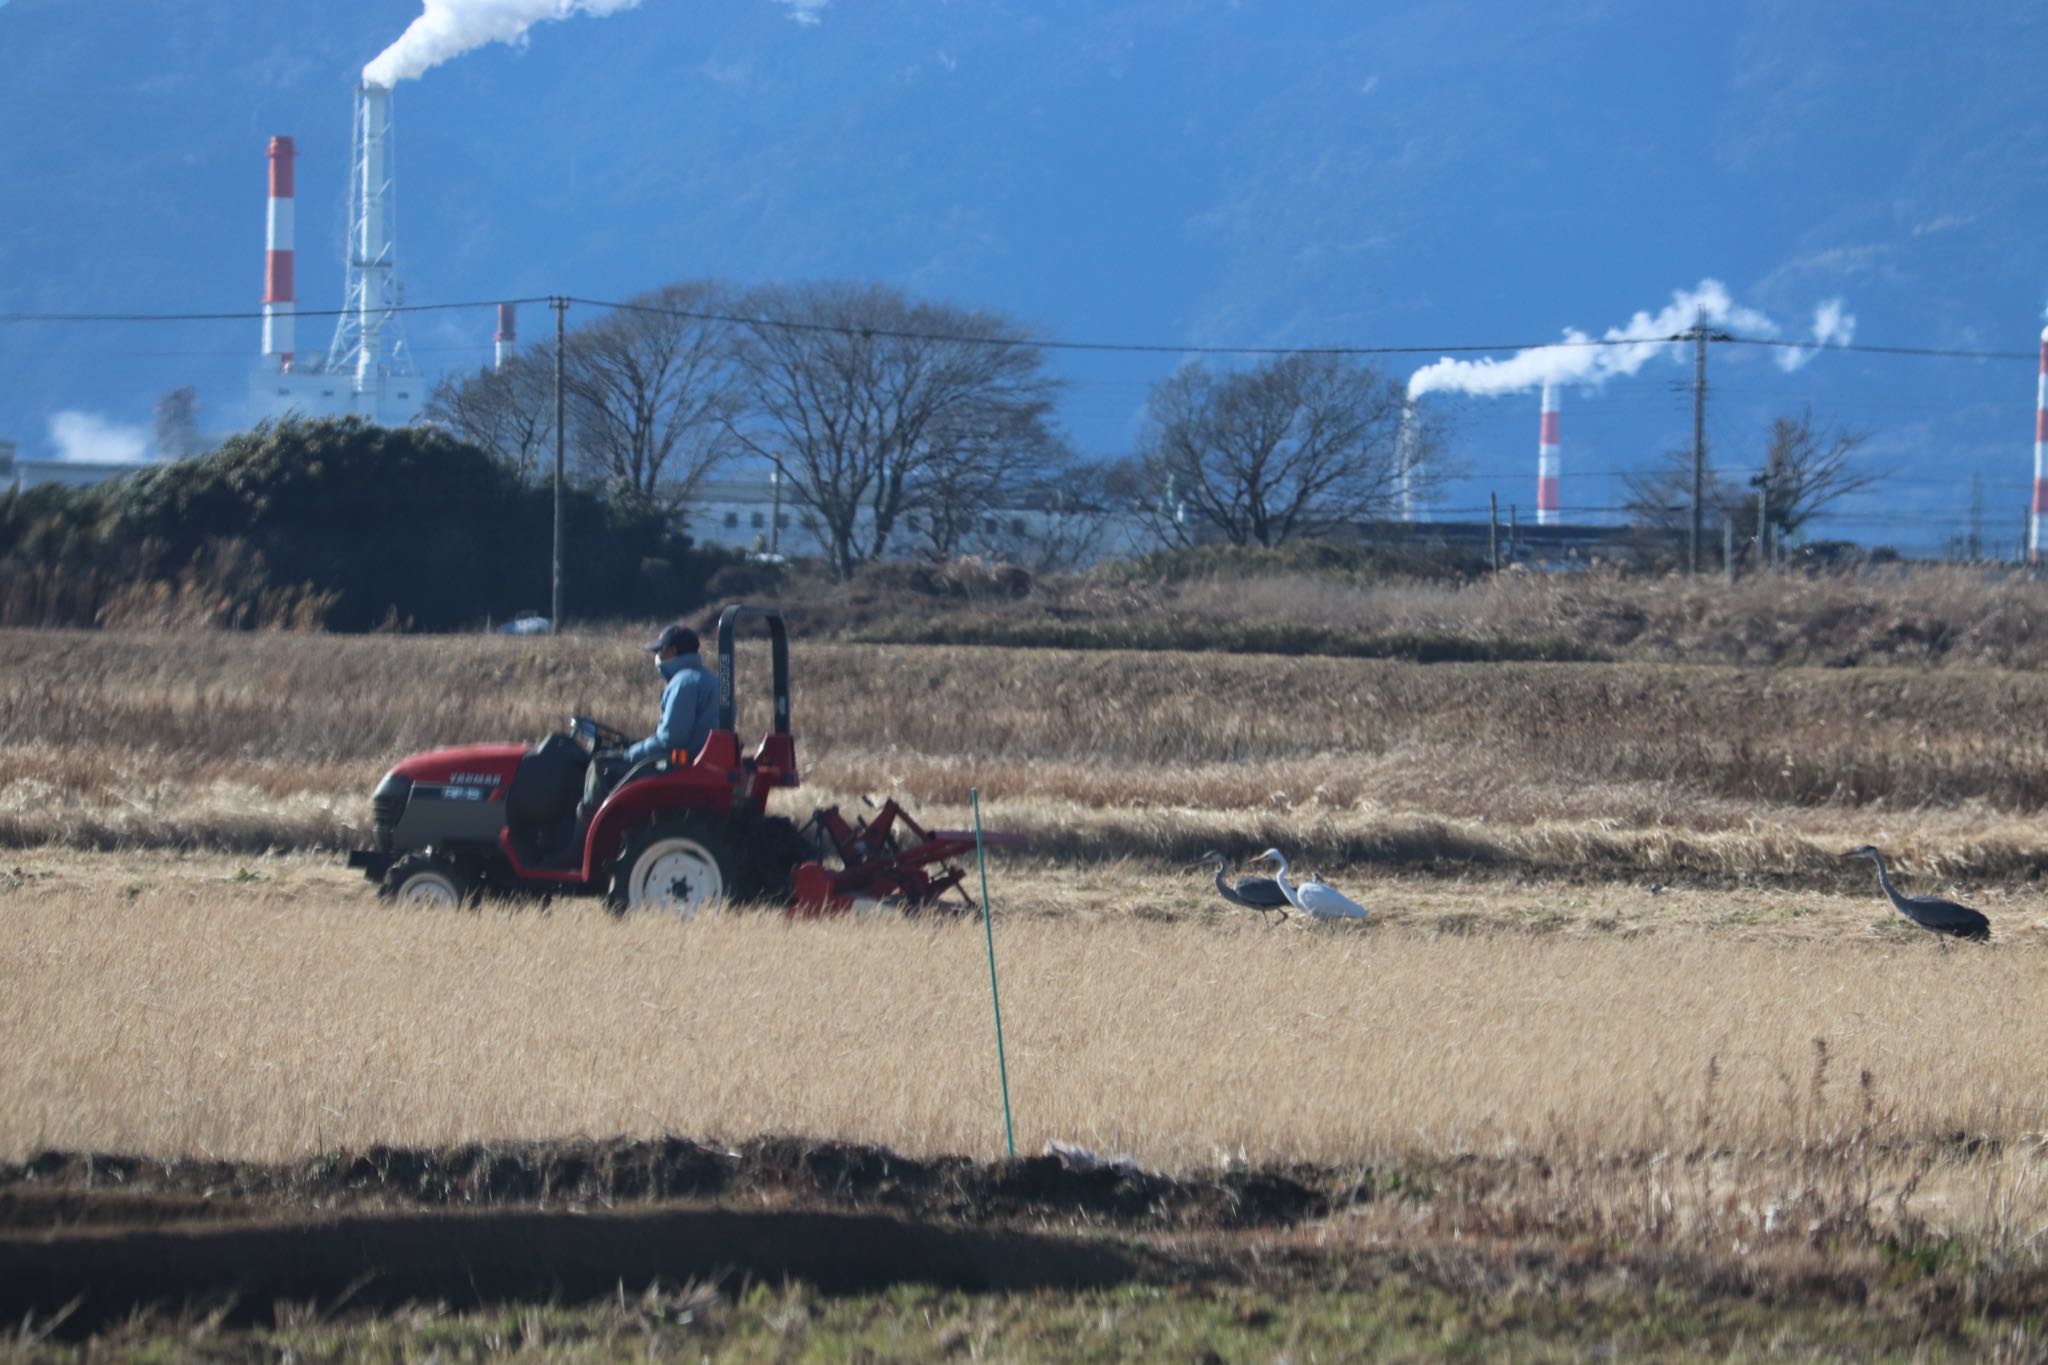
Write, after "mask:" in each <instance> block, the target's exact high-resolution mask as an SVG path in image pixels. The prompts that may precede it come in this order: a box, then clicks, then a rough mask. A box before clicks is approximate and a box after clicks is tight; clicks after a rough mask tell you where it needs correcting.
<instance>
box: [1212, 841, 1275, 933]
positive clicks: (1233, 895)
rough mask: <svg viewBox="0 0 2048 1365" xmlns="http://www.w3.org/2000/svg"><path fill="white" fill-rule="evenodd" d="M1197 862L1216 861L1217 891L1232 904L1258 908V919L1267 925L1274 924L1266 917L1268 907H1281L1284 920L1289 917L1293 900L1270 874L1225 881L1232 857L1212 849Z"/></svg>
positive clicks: (1250, 908) (1272, 908)
mask: <svg viewBox="0 0 2048 1365" xmlns="http://www.w3.org/2000/svg"><path fill="white" fill-rule="evenodd" d="M1196 861H1197V862H1204V863H1213V864H1215V866H1216V894H1218V895H1220V896H1221V897H1223V899H1225V900H1227V901H1229V902H1230V903H1231V904H1232V905H1242V906H1243V907H1245V909H1247V910H1256V911H1258V912H1259V918H1260V919H1262V920H1265V921H1266V923H1268V924H1271V923H1273V921H1272V920H1270V919H1266V912H1267V911H1268V910H1278V911H1279V912H1280V918H1281V919H1283V920H1284V919H1286V918H1287V907H1288V906H1289V905H1292V904H1293V902H1292V901H1290V900H1288V899H1287V893H1286V892H1285V891H1282V890H1281V889H1280V883H1278V882H1276V881H1274V880H1273V879H1272V878H1271V877H1239V878H1238V879H1237V880H1236V881H1234V882H1226V881H1224V880H1223V870H1224V869H1225V868H1226V867H1228V866H1230V860H1229V859H1228V858H1225V857H1224V856H1223V855H1222V854H1221V853H1218V852H1217V851H1216V850H1215V849H1213V848H1212V849H1210V850H1209V851H1208V852H1207V853H1204V854H1203V855H1202V856H1201V857H1200V858H1199V859H1197V860H1196Z"/></svg>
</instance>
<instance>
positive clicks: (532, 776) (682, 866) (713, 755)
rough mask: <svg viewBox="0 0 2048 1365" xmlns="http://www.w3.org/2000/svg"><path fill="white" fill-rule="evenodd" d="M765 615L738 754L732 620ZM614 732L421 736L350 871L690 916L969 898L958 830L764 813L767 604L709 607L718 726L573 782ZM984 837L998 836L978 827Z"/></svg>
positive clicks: (783, 647) (425, 896)
mask: <svg viewBox="0 0 2048 1365" xmlns="http://www.w3.org/2000/svg"><path fill="white" fill-rule="evenodd" d="M750 620H759V621H764V622H766V624H767V626H768V633H769V642H770V647H771V649H772V651H773V668H774V678H775V717H774V724H773V728H772V729H770V731H769V732H768V733H767V734H766V735H764V736H762V738H761V742H760V744H759V745H758V746H757V747H756V748H755V750H754V752H753V753H752V754H743V753H742V752H741V747H740V739H739V734H738V732H737V730H736V729H735V722H736V719H737V705H736V700H735V697H734V693H733V679H734V669H733V663H734V659H733V630H734V627H736V626H737V625H739V624H740V623H742V622H744V621H750ZM629 743H631V737H630V736H627V735H625V734H623V733H622V732H620V731H618V730H615V729H613V728H612V727H610V726H607V725H602V724H599V723H598V722H597V721H595V720H593V719H591V718H590V717H588V716H571V717H570V718H569V726H568V729H567V731H566V732H564V733H557V734H551V735H549V736H548V737H547V738H545V739H543V740H542V741H541V742H540V743H539V744H536V745H533V746H531V747H528V746H526V745H523V744H472V745H467V746H465V747H462V748H456V749H435V750H432V751H431V752H428V753H424V754H417V755H415V756H413V757H411V758H408V759H406V760H404V761H403V762H401V763H399V764H398V766H396V767H394V768H393V769H392V770H391V771H390V772H389V773H387V774H385V777H384V780H383V781H382V782H379V783H378V784H377V789H376V791H375V792H374V793H373V794H372V796H371V798H370V804H371V810H372V818H373V823H374V827H375V846H374V847H373V848H368V849H361V850H358V851H356V852H353V853H350V854H349V855H348V863H349V866H350V867H356V868H361V869H362V871H363V874H364V875H365V876H367V877H368V878H369V879H370V880H371V881H374V882H376V883H378V885H379V888H380V890H381V891H382V894H384V895H385V896H387V897H390V898H392V899H394V900H397V901H398V902H400V903H401V904H405V905H417V906H444V905H445V906H458V905H467V904H472V903H474V901H475V900H476V899H477V898H478V897H480V896H482V895H483V894H484V893H485V892H487V891H488V892H495V893H501V894H505V893H526V894H536V893H537V894H542V895H565V894H566V895H576V894H581V895H602V896H605V897H606V898H607V899H608V900H609V901H610V903H611V905H612V907H613V909H615V910H617V911H620V912H624V911H627V910H639V909H656V910H666V911H670V912H672V913H675V914H679V915H689V914H694V913H695V912H696V911H697V910H699V909H701V908H702V907H704V906H706V905H709V904H711V903H713V902H715V901H720V900H727V901H754V900H770V901H778V902H783V903H785V904H788V905H789V907H790V909H791V912H792V913H795V914H809V915H818V914H825V913H828V912H830V911H835V910H847V909H853V908H856V907H859V906H863V905H873V904H896V905H901V906H904V907H906V908H911V909H916V908H923V907H937V906H940V905H941V902H942V899H943V898H944V897H945V896H946V895H947V893H948V892H955V893H957V899H956V900H955V901H953V902H951V903H950V906H949V907H948V908H952V909H957V910H971V909H973V908H974V903H973V901H972V900H971V899H970V898H969V897H968V896H967V894H966V892H965V891H964V890H963V889H962V888H961V882H962V880H963V879H964V878H965V876H966V873H965V871H964V870H963V869H961V868H958V867H952V866H947V865H946V864H947V863H948V861H949V860H950V859H953V858H956V857H958V856H960V855H962V854H964V853H967V852H970V851H971V850H972V849H973V848H974V835H973V833H972V832H971V831H959V830H927V829H925V828H924V827H922V826H921V825H919V824H918V823H917V822H916V821H915V820H913V819H911V818H910V816H909V815H908V814H907V813H906V812H905V811H904V810H903V809H902V808H901V807H900V806H898V805H897V804H896V803H895V802H894V801H889V802H887V803H886V804H884V805H883V806H882V808H881V809H880V810H879V811H877V812H876V813H875V815H874V817H873V818H872V819H871V820H855V821H848V820H847V819H846V818H845V817H843V816H842V815H840V813H839V811H838V809H837V808H836V807H828V808H825V809H822V810H818V811H815V812H813V813H812V816H811V818H810V820H809V821H808V822H807V823H806V824H805V825H804V826H803V827H802V828H799V827H798V826H797V824H796V822H795V821H793V820H790V819H789V818H788V817H786V816H780V815H770V814H768V796H769V793H771V792H773V791H774V790H775V789H776V788H778V787H794V786H796V785H797V769H796V743H795V739H794V738H793V736H792V735H791V734H790V729H789V630H788V627H787V626H786V625H785V624H784V622H783V619H782V613H781V612H779V611H777V610H775V609H774V608H772V607H753V606H731V607H727V608H726V609H725V610H724V611H723V612H722V613H720V615H719V618H718V725H717V728H716V729H714V730H713V731H712V732H711V736H710V738H708V739H707V740H705V741H704V745H703V747H702V748H700V749H699V750H698V751H697V752H696V753H695V754H688V753H684V752H681V751H676V752H674V753H671V754H668V755H666V756H664V757H660V758H653V759H648V760H646V761H645V762H642V763H639V764H636V765H634V766H632V767H630V768H627V769H626V770H625V771H624V772H623V773H620V774H619V775H618V777H617V780H616V781H615V782H613V783H611V784H610V785H609V786H608V787H605V786H603V784H592V786H591V787H590V789H589V790H588V793H587V792H586V777H587V776H588V774H589V771H590V769H591V767H592V765H593V764H596V765H599V767H600V769H601V770H602V769H603V768H604V767H605V766H606V765H617V764H619V762H620V758H619V755H620V754H621V753H622V752H623V751H624V749H625V747H626V746H627V745H628V744H629ZM984 839H985V841H986V842H989V843H1003V844H1010V843H1014V842H1016V841H1015V840H1014V839H1012V838H1007V837H1003V836H995V835H985V836H984Z"/></svg>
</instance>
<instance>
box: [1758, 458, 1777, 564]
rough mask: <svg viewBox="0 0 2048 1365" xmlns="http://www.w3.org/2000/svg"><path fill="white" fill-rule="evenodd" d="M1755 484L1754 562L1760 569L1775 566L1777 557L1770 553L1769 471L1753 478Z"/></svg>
mask: <svg viewBox="0 0 2048 1365" xmlns="http://www.w3.org/2000/svg"><path fill="white" fill-rule="evenodd" d="M1753 482H1754V483H1755V484H1756V562H1757V567H1758V569H1760V570H1765V571H1768V570H1770V569H1772V568H1774V567H1776V564H1777V559H1776V557H1775V556H1774V555H1772V554H1771V548H1770V547H1771V541H1770V535H1771V521H1770V506H1771V473H1770V471H1769V470H1765V471H1764V472H1763V473H1761V474H1759V475H1757V476H1756V478H1755V479H1754V480H1753Z"/></svg>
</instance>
